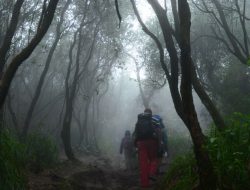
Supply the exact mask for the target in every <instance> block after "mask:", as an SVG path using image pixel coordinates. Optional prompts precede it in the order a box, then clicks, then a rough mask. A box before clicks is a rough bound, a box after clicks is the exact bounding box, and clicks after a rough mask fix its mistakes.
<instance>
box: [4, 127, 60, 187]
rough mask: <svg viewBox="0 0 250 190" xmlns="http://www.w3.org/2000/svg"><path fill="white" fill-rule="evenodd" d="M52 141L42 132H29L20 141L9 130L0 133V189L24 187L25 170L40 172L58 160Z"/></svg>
mask: <svg viewBox="0 0 250 190" xmlns="http://www.w3.org/2000/svg"><path fill="white" fill-rule="evenodd" d="M57 155H58V153H57V149H56V146H55V144H54V143H53V141H52V140H51V139H50V138H49V137H46V136H44V135H42V134H31V135H29V136H28V137H27V139H26V140H25V142H20V141H19V140H18V138H16V137H15V136H14V135H12V134H11V132H10V131H8V130H4V131H1V133H0V189H1V190H16V189H17V190H23V189H26V188H27V187H26V184H27V183H26V177H25V173H26V171H28V170H30V171H32V172H40V171H42V169H44V168H47V167H51V166H52V165H53V164H55V163H56V162H57V160H58V157H57Z"/></svg>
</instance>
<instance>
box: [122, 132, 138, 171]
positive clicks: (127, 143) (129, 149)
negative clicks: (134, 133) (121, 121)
mask: <svg viewBox="0 0 250 190" xmlns="http://www.w3.org/2000/svg"><path fill="white" fill-rule="evenodd" d="M123 152H124V157H125V166H126V170H128V171H131V170H133V169H134V157H135V149H134V146H133V140H132V137H131V133H130V131H129V130H126V131H125V135H124V137H123V138H122V141H121V145H120V154H122V153H123Z"/></svg>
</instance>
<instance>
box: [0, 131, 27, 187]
mask: <svg viewBox="0 0 250 190" xmlns="http://www.w3.org/2000/svg"><path fill="white" fill-rule="evenodd" d="M25 161H26V157H25V146H24V144H21V143H19V142H18V140H17V139H16V138H15V137H14V136H12V135H11V134H10V132H9V131H2V132H1V133H0V187H1V189H3V190H12V189H13V190H14V189H18V190H22V189H26V188H25V177H24V175H23V169H24V166H25Z"/></svg>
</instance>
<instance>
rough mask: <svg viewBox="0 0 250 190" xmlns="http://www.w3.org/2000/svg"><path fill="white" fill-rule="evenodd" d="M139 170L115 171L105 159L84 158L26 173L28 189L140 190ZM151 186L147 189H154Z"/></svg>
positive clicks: (154, 185) (154, 187)
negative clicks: (41, 170)
mask: <svg viewBox="0 0 250 190" xmlns="http://www.w3.org/2000/svg"><path fill="white" fill-rule="evenodd" d="M138 173H139V172H138V171H136V170H135V171H132V172H128V171H125V170H124V169H114V168H113V167H112V165H111V162H110V161H109V160H108V159H106V158H100V157H90V158H89V157H87V158H81V160H80V162H74V163H73V162H70V161H64V162H62V163H61V164H59V166H58V167H56V168H54V169H50V170H45V171H43V172H41V173H39V174H33V173H29V174H28V189H30V190H139V189H140V187H139V175H138ZM156 186H157V184H156V183H155V184H153V185H152V187H151V188H150V189H157V188H156Z"/></svg>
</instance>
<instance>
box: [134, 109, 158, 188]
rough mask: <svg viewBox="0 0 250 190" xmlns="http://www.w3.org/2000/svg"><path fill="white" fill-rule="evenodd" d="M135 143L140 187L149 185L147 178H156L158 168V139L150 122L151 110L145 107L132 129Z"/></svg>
mask: <svg viewBox="0 0 250 190" xmlns="http://www.w3.org/2000/svg"><path fill="white" fill-rule="evenodd" d="M134 140H135V145H136V146H137V148H138V158H139V169H140V183H141V187H143V188H144V187H145V188H147V187H149V185H150V183H149V180H150V179H152V180H156V173H157V169H158V158H157V152H158V139H157V131H155V129H154V127H153V123H152V111H151V109H149V108H147V109H145V110H144V113H141V114H139V115H138V120H137V123H136V125H135V131H134Z"/></svg>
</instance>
